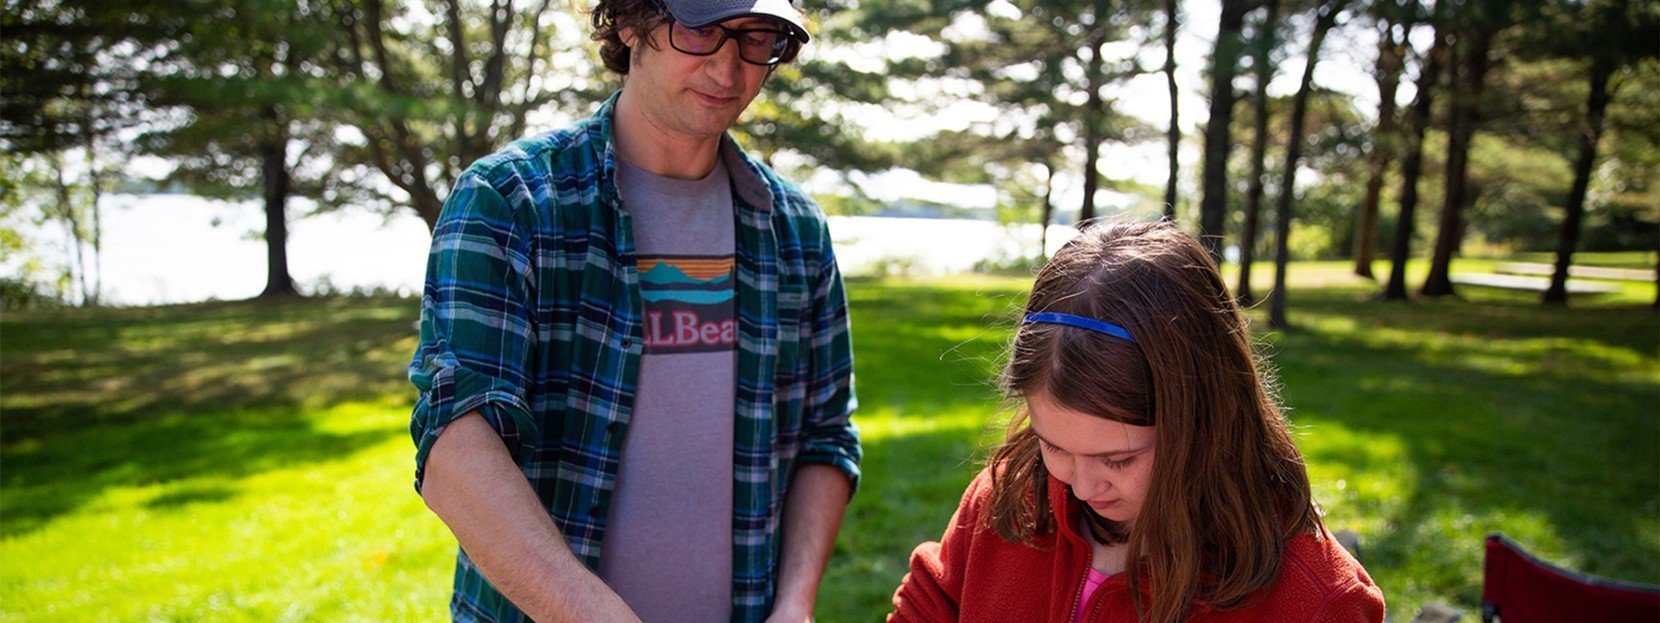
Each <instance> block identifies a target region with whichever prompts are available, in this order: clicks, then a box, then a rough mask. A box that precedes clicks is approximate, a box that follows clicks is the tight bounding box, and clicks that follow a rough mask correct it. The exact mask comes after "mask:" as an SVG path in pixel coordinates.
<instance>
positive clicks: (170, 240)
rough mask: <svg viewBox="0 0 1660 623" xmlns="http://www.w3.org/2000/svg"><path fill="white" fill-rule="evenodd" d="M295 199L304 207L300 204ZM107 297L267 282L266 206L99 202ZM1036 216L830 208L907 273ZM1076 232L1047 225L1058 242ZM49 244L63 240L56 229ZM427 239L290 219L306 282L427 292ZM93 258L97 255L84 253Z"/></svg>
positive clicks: (403, 230)
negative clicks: (858, 212) (852, 212)
mask: <svg viewBox="0 0 1660 623" xmlns="http://www.w3.org/2000/svg"><path fill="white" fill-rule="evenodd" d="M296 203H297V204H296V205H293V206H291V208H290V213H291V214H297V213H300V212H301V211H302V210H303V209H304V205H303V204H298V202H296ZM103 220H104V252H103V269H104V298H105V300H106V301H108V302H109V303H112V304H121V305H151V304H163V303H184V302H195V301H204V300H209V299H222V300H223V299H242V298H248V297H252V296H254V295H256V294H259V292H260V290H261V289H263V288H264V287H265V269H266V267H265V243H264V241H263V240H262V239H261V238H260V237H259V234H260V232H262V231H263V229H264V223H265V221H264V215H263V214H262V212H261V209H260V206H259V204H258V203H257V202H226V201H215V200H209V199H203V198H200V197H192V196H187V195H117V196H114V197H111V198H109V199H108V200H107V201H106V202H105V204H104V214H103ZM1037 233H1038V230H1037V227H1036V226H1035V225H1028V226H1016V227H1004V226H1001V225H999V224H997V223H995V222H991V221H980V220H959V219H924V218H887V217H875V216H834V217H830V234H831V237H832V238H833V239H834V240H835V243H836V253H837V257H838V258H839V261H840V263H841V266H842V270H843V272H845V273H848V274H859V273H865V272H871V271H877V270H881V269H882V268H883V267H886V268H888V269H890V270H891V269H895V268H898V269H902V272H906V273H909V274H946V273H956V272H965V271H968V270H971V269H972V268H973V267H974V265H975V264H976V263H977V262H980V261H981V260H985V259H988V258H991V259H1006V258H1010V257H1017V256H1019V255H1022V254H1023V252H1022V250H1025V251H1024V254H1029V253H1031V251H1033V250H1035V249H1036V245H1037ZM1074 234H1075V230H1073V229H1072V228H1071V227H1067V226H1051V227H1050V236H1049V238H1050V240H1049V246H1050V248H1051V251H1052V250H1053V249H1054V248H1056V247H1058V246H1059V245H1060V244H1061V243H1063V242H1065V240H1067V239H1070V238H1071V236H1072V235H1074ZM41 235H42V236H48V237H47V238H45V239H44V240H43V241H42V242H43V243H44V244H47V245H57V246H53V247H51V248H52V249H57V248H60V247H61V243H59V242H58V240H60V239H61V235H60V234H58V233H57V232H55V231H54V232H42V233H41ZM429 241H430V237H429V236H428V234H427V229H426V226H425V225H424V224H423V223H422V222H421V220H420V219H419V218H417V217H415V216H414V215H413V214H410V213H408V212H400V213H399V214H397V215H395V216H392V217H390V218H383V217H381V216H376V215H372V214H366V213H363V212H361V211H346V212H339V213H334V214H321V215H316V216H310V217H306V218H301V219H297V220H294V221H293V222H291V223H290V224H289V242H288V266H289V272H290V273H291V274H292V275H293V276H294V279H295V281H296V282H297V283H298V284H299V285H300V288H301V289H302V290H303V291H307V292H317V291H337V292H349V291H352V290H372V289H380V290H390V291H395V292H399V293H402V294H408V295H413V294H414V293H416V292H419V291H420V288H421V282H422V279H423V276H424V275H425V270H426V254H427V246H428V243H429ZM89 261H90V258H89Z"/></svg>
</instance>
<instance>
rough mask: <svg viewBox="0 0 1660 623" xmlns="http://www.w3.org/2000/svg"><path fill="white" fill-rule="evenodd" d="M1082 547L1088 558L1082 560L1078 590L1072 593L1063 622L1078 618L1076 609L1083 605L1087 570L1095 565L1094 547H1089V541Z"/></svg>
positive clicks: (1087, 579) (1087, 580)
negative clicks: (1082, 566)
mask: <svg viewBox="0 0 1660 623" xmlns="http://www.w3.org/2000/svg"><path fill="white" fill-rule="evenodd" d="M1084 548H1085V551H1087V552H1089V558H1088V559H1086V560H1085V561H1084V575H1083V577H1081V578H1078V590H1077V591H1074V592H1073V594H1072V605H1071V606H1069V607H1068V608H1067V610H1066V621H1065V622H1064V623H1072V622H1073V621H1076V620H1077V619H1078V610H1079V609H1080V608H1082V607H1083V605H1084V604H1083V603H1081V600H1082V599H1083V598H1084V587H1085V586H1087V585H1088V584H1089V570H1090V568H1091V567H1094V566H1095V548H1093V547H1090V546H1089V543H1084Z"/></svg>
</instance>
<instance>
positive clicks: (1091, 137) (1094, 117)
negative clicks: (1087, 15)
mask: <svg viewBox="0 0 1660 623" xmlns="http://www.w3.org/2000/svg"><path fill="white" fill-rule="evenodd" d="M1096 4H1097V5H1102V4H1105V3H1099V2H1098V3H1096ZM1098 8H1099V9H1100V10H1097V12H1096V15H1098V16H1101V17H1100V18H1099V19H1100V20H1101V23H1098V24H1096V25H1095V30H1094V32H1092V33H1090V35H1089V54H1090V56H1089V69H1088V71H1089V76H1087V77H1086V79H1085V82H1087V83H1088V84H1089V104H1088V106H1089V108H1088V109H1086V110H1085V111H1084V149H1085V152H1084V203H1083V205H1082V206H1081V207H1079V208H1078V227H1079V228H1080V229H1082V228H1084V227H1088V226H1089V222H1090V220H1091V219H1093V218H1095V191H1096V189H1097V188H1098V187H1099V186H1100V179H1099V178H1100V177H1101V173H1100V171H1099V170H1098V169H1099V168H1100V158H1101V110H1102V104H1101V78H1102V76H1101V63H1102V61H1101V47H1102V46H1105V45H1106V44H1107V25H1106V23H1105V21H1106V17H1105V16H1106V15H1107V12H1106V11H1105V7H1098Z"/></svg>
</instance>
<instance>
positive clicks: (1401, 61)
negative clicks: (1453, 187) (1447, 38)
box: [1354, 21, 1406, 279]
mask: <svg viewBox="0 0 1660 623" xmlns="http://www.w3.org/2000/svg"><path fill="white" fill-rule="evenodd" d="M1402 35H1403V36H1402V37H1401V38H1400V39H1396V38H1395V32H1394V25H1393V23H1391V22H1387V21H1386V22H1385V23H1384V28H1383V33H1382V36H1381V38H1380V39H1379V40H1378V121H1377V124H1376V125H1374V126H1373V127H1372V154H1371V159H1370V162H1369V163H1368V168H1369V169H1370V170H1369V171H1368V176H1367V178H1366V199H1365V201H1364V202H1363V203H1361V205H1360V217H1359V219H1358V221H1357V222H1356V224H1355V244H1354V262H1355V265H1354V273H1355V275H1357V276H1360V277H1365V278H1367V279H1376V277H1375V276H1373V274H1372V259H1373V256H1374V253H1373V251H1374V245H1376V244H1377V237H1378V204H1379V203H1380V202H1381V201H1382V198H1383V178H1384V176H1385V174H1387V173H1388V172H1389V160H1390V157H1391V156H1393V155H1394V153H1395V149H1396V141H1395V93H1396V92H1397V91H1398V90H1399V89H1400V85H1401V69H1402V67H1403V66H1404V65H1405V62H1406V37H1405V33H1402Z"/></svg>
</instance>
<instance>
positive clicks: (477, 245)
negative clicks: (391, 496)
mask: <svg viewBox="0 0 1660 623" xmlns="http://www.w3.org/2000/svg"><path fill="white" fill-rule="evenodd" d="M616 98H617V96H616V95H612V96H611V98H610V99H609V100H607V101H606V102H605V103H604V104H603V105H602V106H601V107H600V108H599V110H598V112H597V113H596V114H595V115H594V116H593V117H590V118H588V119H586V120H584V121H582V122H579V123H577V124H576V125H574V126H572V127H569V128H566V129H564V130H559V131H555V132H550V133H547V134H542V135H539V136H535V137H531V138H527V139H523V140H520V141H517V142H515V143H514V144H513V145H511V146H509V147H508V148H506V149H504V150H502V151H500V152H497V153H495V154H492V155H490V156H488V157H485V158H482V159H480V160H479V161H478V162H476V163H474V164H473V165H472V166H471V167H469V168H468V169H467V170H466V171H465V172H464V173H463V174H462V176H461V177H460V179H459V180H457V183H456V184H455V188H454V190H452V191H451V193H450V196H449V198H448V200H447V201H446V202H445V204H444V210H443V213H442V215H441V216H440V217H439V219H438V223H437V225H436V226H435V227H434V229H433V238H432V249H431V252H430V254H429V256H428V260H427V275H426V287H425V290H424V292H423V294H422V297H421V342H420V345H419V346H418V347H417V349H416V351H415V356H414V359H413V361H412V362H411V363H410V367H409V378H410V381H411V382H412V383H414V385H415V387H416V388H417V389H418V390H419V392H420V398H419V400H418V402H417V403H416V405H415V410H414V414H413V416H412V417H411V421H410V434H411V435H412V436H413V437H414V440H415V446H416V456H415V465H416V467H415V487H416V490H417V491H419V489H420V485H421V478H422V476H423V473H424V472H423V470H424V467H425V465H426V459H427V454H428V452H430V451H431V449H432V444H433V442H434V441H436V440H437V438H438V435H439V434H440V433H442V432H443V430H444V427H445V426H446V425H447V424H448V423H449V422H451V421H453V420H454V419H456V418H458V417H461V416H462V415H466V414H467V413H471V412H473V411H477V412H478V413H479V414H480V415H482V416H483V417H484V419H485V420H486V421H487V422H489V424H490V426H491V427H492V428H494V429H495V430H496V432H497V433H499V434H500V435H501V438H502V441H503V443H505V444H506V446H507V448H508V451H509V452H510V453H511V454H512V456H513V459H514V461H515V462H517V463H518V465H519V466H520V467H521V468H522V469H523V470H524V474H525V477H526V478H528V479H529V480H530V484H531V486H532V487H533V488H534V489H535V490H536V493H537V495H538V496H539V497H540V499H541V502H542V504H543V506H544V507H546V508H547V510H548V513H549V514H550V515H551V516H552V517H553V520H554V522H555V523H556V524H557V525H558V526H559V529H560V531H561V532H562V533H563V534H564V536H565V540H566V541H567V542H568V543H569V545H570V548H571V551H572V552H574V553H575V554H576V555H577V556H578V557H579V558H581V559H582V561H583V562H584V563H586V564H587V565H588V567H589V568H590V569H598V566H599V552H600V547H601V543H602V542H603V540H604V537H605V527H606V522H607V512H608V510H609V509H610V504H611V496H612V492H613V490H614V489H615V486H616V479H617V469H618V465H619V455H620V452H621V450H622V442H623V436H624V434H625V433H626V431H627V428H628V421H629V418H630V416H631V415H632V412H633V403H634V393H635V389H636V385H635V382H636V378H637V375H638V372H639V367H640V353H641V348H642V341H643V339H642V336H643V330H642V324H643V323H642V309H643V303H642V299H641V296H640V286H639V278H638V274H637V273H636V269H635V264H636V258H635V250H634V240H633V233H632V232H633V226H632V223H631V220H630V218H631V217H630V216H629V215H628V213H627V212H624V211H623V210H622V209H621V203H620V200H619V198H618V194H617V188H616V151H615V147H614V145H613V144H612V141H611V111H612V107H613V106H614V105H615V102H616ZM722 149H723V150H724V155H723V157H724V158H726V161H727V162H729V163H734V162H737V163H742V165H741V166H738V167H733V168H734V173H733V186H734V189H733V190H734V192H733V198H734V203H735V204H736V205H735V215H736V233H737V235H736V243H737V249H736V255H737V266H736V269H735V270H736V273H737V283H736V290H737V321H738V357H737V359H738V363H737V371H736V378H737V388H736V390H737V392H736V394H737V409H736V413H735V414H734V416H735V418H736V419H735V431H734V433H735V435H734V446H735V447H734V448H733V481H734V482H733V526H732V531H733V534H732V548H733V556H732V562H733V568H732V605H733V608H732V620H733V621H760V620H762V619H764V618H765V617H766V615H767V613H768V612H770V611H771V609H772V600H773V596H774V591H775V586H774V582H775V580H776V575H777V573H776V570H777V564H778V558H779V551H778V550H779V521H780V518H781V514H782V511H783V503H784V493H785V489H786V487H787V485H788V484H789V480H790V476H791V475H792V474H793V473H794V470H795V468H796V467H797V466H799V465H802V464H825V465H833V466H835V467H837V468H839V469H841V470H842V471H843V472H845V473H846V474H847V476H848V478H849V479H850V480H852V481H853V483H854V485H855V486H857V484H858V477H859V458H860V448H859V437H858V431H857V430H856V428H855V427H854V426H853V423H852V421H851V420H850V419H849V416H850V415H851V414H852V412H853V409H854V407H855V404H856V401H855V399H854V394H853V383H852V376H853V359H852V350H851V338H850V335H849V333H848V319H847V302H846V296H845V294H844V292H843V290H842V279H841V274H840V273H839V272H838V270H837V268H836V260H835V255H834V254H833V253H832V251H831V248H830V235H829V231H828V230H827V228H826V225H825V220H824V216H823V214H822V212H820V211H819V209H818V206H817V205H816V204H814V203H813V201H812V199H810V198H808V197H807V196H806V195H805V194H804V193H802V192H801V190H800V189H798V188H796V187H795V186H794V185H792V184H790V183H789V182H787V181H785V180H784V179H783V178H780V177H778V176H777V175H776V174H775V173H773V172H772V171H771V170H770V169H768V168H767V167H766V166H764V165H762V164H761V163H759V162H757V161H756V160H754V159H752V158H750V157H749V156H748V155H746V154H744V153H743V152H742V151H741V150H739V149H738V148H737V146H736V143H734V142H732V140H731V139H730V137H728V138H726V139H725V140H724V141H723V144H722ZM450 609H451V614H452V616H453V617H454V618H455V619H456V620H458V621H528V620H529V619H528V618H526V617H525V616H524V614H523V613H521V612H519V611H518V609H517V608H514V607H513V605H512V604H511V603H508V601H507V600H506V599H505V598H503V597H502V596H501V594H500V593H498V592H497V591H496V590H495V589H494V588H493V587H491V586H490V583H489V582H488V581H487V580H485V579H484V577H483V576H482V575H480V574H479V572H478V569H477V567H475V566H474V565H473V564H472V561H470V560H469V559H468V558H467V555H466V552H459V553H458V555H457V562H456V573H455V594H454V597H453V598H452V599H451V603H450Z"/></svg>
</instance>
